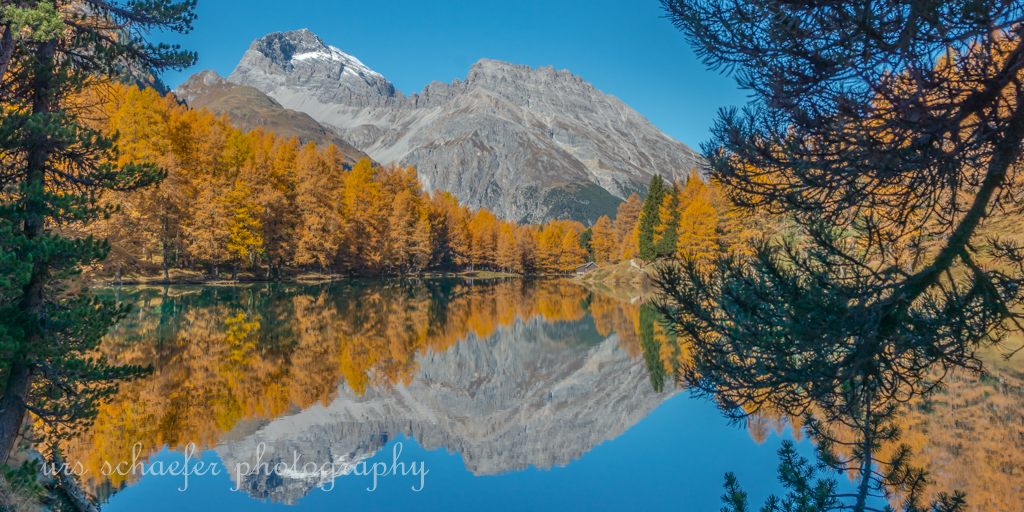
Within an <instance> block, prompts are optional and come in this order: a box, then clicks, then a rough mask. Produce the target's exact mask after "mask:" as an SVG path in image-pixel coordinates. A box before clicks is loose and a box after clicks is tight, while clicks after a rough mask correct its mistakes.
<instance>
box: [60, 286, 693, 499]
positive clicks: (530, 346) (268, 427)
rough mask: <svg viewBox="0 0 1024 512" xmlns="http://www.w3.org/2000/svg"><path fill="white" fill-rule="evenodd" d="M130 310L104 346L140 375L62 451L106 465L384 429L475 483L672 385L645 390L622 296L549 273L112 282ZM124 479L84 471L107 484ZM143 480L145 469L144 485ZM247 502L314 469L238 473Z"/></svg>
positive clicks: (547, 455) (548, 459)
mask: <svg viewBox="0 0 1024 512" xmlns="http://www.w3.org/2000/svg"><path fill="white" fill-rule="evenodd" d="M119 293H120V297H119V298H120V299H121V300H123V301H126V302H131V303H133V304H135V306H136V309H135V312H134V314H133V315H132V317H130V318H129V319H128V320H126V321H125V322H123V323H122V324H120V325H119V326H117V327H116V329H115V330H114V331H113V332H112V333H111V334H110V336H109V339H108V340H107V342H106V343H105V344H104V350H105V351H106V352H107V354H108V356H109V357H111V358H112V359H113V360H115V361H117V362H119V363H126V364H143V365H145V364H150V363H152V364H153V365H154V367H155V373H154V374H153V375H152V376H151V377H149V378H146V379H142V380H139V381H135V382H130V383H126V384H124V385H123V386H122V387H121V390H120V392H119V394H118V395H117V397H116V398H115V399H114V400H113V402H112V403H110V404H109V405H105V406H103V407H102V410H101V411H100V414H99V417H98V419H97V421H96V423H95V425H94V426H93V427H92V428H91V429H90V431H89V432H87V433H86V434H85V435H84V436H83V437H82V438H81V439H80V440H79V441H77V442H76V444H75V446H74V447H73V450H72V453H71V455H72V456H74V457H75V458H76V459H77V460H82V461H83V462H84V463H86V466H87V469H88V470H89V473H88V474H90V475H98V474H100V470H101V467H102V465H103V463H104V462H105V461H130V460H132V447H133V445H134V444H135V443H136V442H141V443H142V446H143V453H144V455H145V456H150V455H153V454H155V453H156V452H158V451H159V450H160V449H161V447H163V446H165V445H167V446H170V447H172V448H174V447H177V448H178V450H179V451H180V450H181V448H182V447H183V446H184V445H186V444H187V443H189V442H195V443H197V444H198V445H199V449H200V450H204V449H208V448H215V449H216V451H217V453H218V454H219V455H220V457H221V459H222V460H223V464H224V466H225V467H228V468H233V467H236V466H235V465H236V464H237V463H240V462H248V463H250V464H252V465H253V466H255V465H256V461H255V458H256V454H257V447H258V446H259V445H260V443H265V444H266V446H267V447H268V448H267V452H266V453H265V454H264V455H263V458H262V459H261V461H262V462H267V461H270V463H271V467H272V466H273V464H274V463H275V462H276V461H279V460H280V461H291V460H292V457H293V454H295V453H297V454H298V455H300V456H301V458H302V461H303V463H306V462H316V463H317V464H323V463H324V462H336V463H338V464H339V466H344V465H346V464H347V465H349V466H351V465H353V464H355V463H358V462H359V461H361V460H364V459H366V458H368V457H371V456H373V455H374V454H375V453H377V452H378V451H379V450H380V449H381V448H382V447H384V445H386V444H387V442H388V441H389V439H392V438H394V437H395V436H396V435H398V434H403V435H405V436H409V437H414V438H415V439H416V441H417V442H418V443H419V444H420V445H421V446H423V447H424V448H426V449H430V450H432V449H437V448H445V449H447V450H448V451H449V452H453V451H457V452H459V453H460V454H461V456H462V458H463V460H464V462H465V465H466V468H467V469H469V470H470V471H472V472H473V473H474V474H477V475H486V474H496V473H502V472H507V471H512V470H518V469H523V468H527V467H530V466H534V467H538V468H550V467H553V466H559V465H565V464H568V463H570V462H572V461H573V460H575V459H577V458H579V457H580V456H581V455H583V454H584V453H586V452H587V451H589V450H590V449H591V448H593V447H594V446H596V445H597V444H600V443H601V442H603V441H605V440H608V439H613V438H615V437H618V436H619V435H620V434H622V433H623V432H624V431H625V430H626V429H628V428H629V427H631V426H632V425H634V424H635V423H637V422H638V421H640V420H641V419H643V418H644V417H645V416H647V415H648V414H649V413H650V412H651V411H652V410H653V409H654V408H656V407H657V406H658V405H659V404H661V403H662V402H663V401H664V400H666V399H668V398H669V397H671V396H672V395H673V394H675V392H674V391H673V390H671V389H670V390H667V391H665V392H662V393H659V392H656V391H655V390H654V389H652V386H651V384H650V382H649V378H648V373H647V370H646V368H645V363H644V358H643V357H642V356H641V352H642V349H641V344H640V342H639V340H638V336H637V333H638V332H640V331H641V329H640V327H639V322H640V308H639V306H638V305H634V304H630V303H628V302H622V301H618V300H615V299H612V298H609V297H605V296H601V295H597V294H591V293H590V292H588V291H587V290H586V289H584V288H582V287H580V286H578V285H575V284H572V283H570V282H566V281H562V280H526V281H524V280H511V281H502V282H492V283H476V284H466V283H465V282H464V281H456V280H432V281H426V282H422V283H415V284H414V283H411V282H409V281H405V280H394V281H357V282H352V283H346V284H337V283H336V284H332V285H324V286H298V285H269V286H267V285H259V286H252V287H234V288H229V287H171V288H167V289H164V288H146V289H135V290H132V291H121V292H119ZM131 478H132V477H120V476H119V475H117V474H114V475H112V477H111V479H110V480H109V481H106V482H100V481H95V480H94V481H92V482H91V484H92V486H93V488H95V489H96V490H97V492H98V493H99V494H109V493H110V492H111V491H112V490H113V489H117V488H119V487H121V486H123V485H124V484H126V483H128V480H129V479H131ZM143 478H147V477H143ZM244 480H245V481H243V482H236V484H237V485H238V486H239V487H240V488H241V489H243V490H245V491H247V492H248V493H249V494H250V495H251V496H253V497H255V498H269V499H270V500H272V501H277V502H286V503H288V502H294V501H295V500H297V499H299V498H301V497H303V496H304V495H306V494H307V493H308V492H309V491H310V490H311V489H312V488H314V487H316V486H318V485H319V484H321V482H320V481H319V479H318V478H314V477H308V478H303V477H302V476H301V475H300V476H295V475H293V476H292V477H288V476H282V475H277V474H269V475H268V474H266V473H261V474H253V475H249V476H247V477H244Z"/></svg>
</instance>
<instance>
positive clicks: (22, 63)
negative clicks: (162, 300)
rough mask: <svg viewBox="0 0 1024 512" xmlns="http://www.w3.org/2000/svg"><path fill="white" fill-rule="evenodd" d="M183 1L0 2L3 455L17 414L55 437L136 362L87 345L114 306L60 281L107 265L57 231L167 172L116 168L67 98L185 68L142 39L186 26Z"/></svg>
mask: <svg viewBox="0 0 1024 512" xmlns="http://www.w3.org/2000/svg"><path fill="white" fill-rule="evenodd" d="M194 7H195V2H194V1H182V2H175V1H172V0H149V1H132V2H113V1H99V0H84V1H79V0H75V1H71V0H53V1H37V2H24V3H19V4H18V5H13V4H11V3H5V5H4V6H3V11H2V18H3V19H2V23H3V31H4V34H5V35H4V41H3V49H2V51H0V72H2V74H0V80H2V90H3V97H2V102H3V109H4V117H3V121H2V123H0V159H2V170H0V190H2V200H0V267H2V269H0V275H2V276H4V277H3V279H2V281H0V346H2V356H3V368H2V369H3V379H4V380H5V385H4V394H3V398H2V399H0V411H3V412H2V413H0V462H2V461H5V460H6V459H7V457H8V455H9V454H10V451H11V448H12V446H13V444H14V441H15V438H16V436H17V435H18V433H19V428H20V427H21V425H22V422H23V420H24V417H25V413H26V411H28V410H31V411H32V413H33V414H34V415H35V416H36V417H37V418H39V419H40V420H42V422H43V423H44V424H45V425H46V426H47V427H48V429H49V431H50V432H55V433H56V432H59V431H60V429H62V427H66V426H69V425H72V424H74V423H76V422H78V421H82V420H86V419H87V418H88V417H89V416H91V415H92V413H93V412H94V411H95V407H96V405H97V403H98V402H99V401H101V400H102V399H104V397H106V396H108V395H109V394H110V393H111V392H112V390H113V389H114V387H115V386H116V381H117V380H118V379H121V378H126V377H130V376H132V375H137V374H138V373H139V371H140V370H141V369H139V368H134V367H111V366H109V365H108V364H107V363H106V362H105V360H103V359H102V358H98V357H96V356H95V355H94V354H93V353H92V350H93V349H94V348H95V347H96V345H97V344H98V342H99V340H100V338H101V337H102V336H103V335H104V334H105V333H106V331H107V328H108V327H109V326H110V325H111V323H112V322H115V321H117V320H118V319H119V318H121V317H122V316H123V315H124V314H125V310H124V309H122V308H121V307H119V306H117V305H115V304H113V303H112V302H110V301H103V300H99V299H97V298H95V297H93V296H91V295H89V294H88V293H87V292H79V293H69V294H64V293H63V291H64V288H63V286H62V284H61V283H62V281H63V280H64V279H65V278H68V277H70V276H72V275H74V274H76V273H78V272H79V269H80V268H81V265H83V264H89V263H92V262H95V261H100V260H102V259H104V258H105V257H106V255H107V253H108V252H109V245H108V244H107V243H106V242H104V241H103V240H98V239H95V238H91V237H86V238H69V237H65V236H62V235H61V234H58V232H56V230H55V229H54V228H55V227H57V226H62V225H68V224H79V225H84V224H89V223H91V222H93V221H95V220H96V219H98V218H100V217H102V216H104V215H107V214H109V213H111V210H110V209H108V208H103V207H101V206H100V204H99V202H98V196H99V195H100V194H101V193H102V192H104V191H108V190H122V191H126V190H132V189H139V188H144V187H148V186H151V185H153V184H154V183H157V182H159V181H160V179H161V178H163V175H164V173H163V171H162V170H160V169H159V168H157V167H156V166H155V165H153V164H152V163H144V164H134V163H129V164H126V165H122V166H117V165H115V164H114V162H116V160H117V158H116V151H115V150H114V146H113V140H112V139H110V138H108V137H104V136H103V135H102V134H101V133H100V132H99V131H97V130H95V129H90V128H88V127H87V126H86V125H85V123H84V122H83V121H82V120H81V118H80V117H79V115H78V113H77V112H76V110H75V108H74V105H73V103H72V98H73V97H74V96H75V95H76V94H78V93H80V92H81V91H83V90H84V89H85V88H86V87H87V86H88V85H89V84H90V83H94V82H95V81H97V80H102V79H106V78H113V79H119V78H122V77H125V74H127V73H129V72H131V73H135V74H142V75H148V74H152V73H159V72H161V71H163V70H166V69H172V68H177V69H180V68H183V67H186V66H189V65H191V64H192V63H194V62H195V55H194V54H192V53H189V52H184V51H181V50H180V49H179V48H177V47H173V46H168V45H163V44H161V45H153V44H150V43H148V42H147V41H146V40H145V36H146V35H147V34H149V33H151V32H152V31H154V30H170V31H175V32H188V31H189V30H190V29H191V23H192V20H193V19H194V17H195V16H194V14H193V9H194ZM8 56H10V57H9V58H8ZM126 78H130V77H126Z"/></svg>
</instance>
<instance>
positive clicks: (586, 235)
mask: <svg viewBox="0 0 1024 512" xmlns="http://www.w3.org/2000/svg"><path fill="white" fill-rule="evenodd" d="M593 238H594V230H593V229H590V228H587V229H586V230H584V231H583V232H582V233H580V247H582V248H584V249H586V250H587V261H594V248H593V247H591V246H590V240H592V239H593Z"/></svg>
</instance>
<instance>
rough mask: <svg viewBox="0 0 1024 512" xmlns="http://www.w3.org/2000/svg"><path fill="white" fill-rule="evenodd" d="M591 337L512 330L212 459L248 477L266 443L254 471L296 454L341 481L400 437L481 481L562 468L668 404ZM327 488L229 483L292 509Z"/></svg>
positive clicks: (580, 332)
mask: <svg viewBox="0 0 1024 512" xmlns="http://www.w3.org/2000/svg"><path fill="white" fill-rule="evenodd" d="M595 337H597V338H598V340H600V336H598V335H597V333H596V330H595V328H594V327H593V322H592V320H591V321H590V322H589V324H588V323H587V322H586V321H583V322H576V323H562V324H547V323H545V322H544V320H543V319H539V318H538V319H534V320H532V321H530V322H526V323H524V322H518V323H516V324H515V325H514V326H513V327H510V328H503V329H500V330H499V331H498V332H497V333H496V334H495V335H493V336H491V337H490V338H488V339H477V338H474V337H470V338H469V339H467V340H465V341H462V342H460V343H459V344H458V345H456V346H455V347H453V348H452V349H451V350H449V351H447V352H444V353H441V354H428V355H426V356H425V357H422V358H420V360H419V371H418V373H417V374H416V377H415V379H414V380H413V382H412V383H411V384H410V385H409V386H399V387H396V388H393V389H382V388H377V389H370V390H368V391H367V392H366V393H365V394H364V395H362V396H359V395H357V394H356V393H354V392H353V391H352V390H351V389H349V388H348V387H347V386H344V385H343V386H341V387H340V388H339V390H338V397H337V398H336V399H335V400H334V402H333V403H331V405H330V406H328V407H322V406H314V407H312V408H310V409H308V410H306V411H303V412H300V413H298V414H295V415H293V416H288V417H284V418H280V419H277V420H274V421H272V422H270V423H268V424H266V425H264V426H262V427H261V428H259V429H258V430H256V431H255V432H254V433H251V434H249V433H248V432H245V433H242V436H244V437H243V438H242V439H240V440H239V441H237V442H233V443H230V444H227V445H224V446H222V447H220V448H218V449H217V452H218V454H219V455H220V456H221V458H222V460H223V463H224V465H225V467H227V468H229V469H230V470H232V471H233V470H234V468H235V467H236V464H238V463H240V462H245V463H249V464H250V465H252V466H255V464H256V461H255V459H256V450H257V447H258V446H259V444H260V443H266V445H267V452H266V453H265V454H264V455H263V458H262V459H261V461H262V462H269V463H270V467H273V466H274V464H276V463H277V462H286V463H288V464H291V463H292V461H293V460H294V453H297V454H299V456H300V457H301V459H300V460H301V462H302V464H306V463H307V462H316V463H318V464H320V465H322V464H324V463H325V462H332V461H333V462H334V463H335V465H336V469H337V471H338V472H339V473H348V472H350V471H351V470H352V469H353V468H354V467H355V466H356V464H358V463H359V462H360V461H362V460H364V459H367V458H369V457H372V456H373V455H374V454H375V453H377V452H378V451H379V450H380V449H381V448H383V447H384V446H385V445H386V444H387V442H388V441H389V440H390V439H392V438H394V437H395V436H396V435H398V434H404V435H406V436H412V437H414V438H415V439H416V442H417V443H419V444H420V445H421V446H423V447H424V448H426V449H428V450H435V449H440V448H445V449H447V450H448V451H449V452H452V451H458V452H459V453H460V454H461V455H462V458H463V460H464V461H465V464H466V468H467V469H468V470H470V471H472V472H473V473H474V474H477V475H487V474H495V473H502V472H506V471H511V470H516V469H522V468H526V467H529V466H535V467H538V468H550V467H552V466H558V465H564V464H568V463H570V462H572V461H573V460H575V459H577V458H579V457H580V456H582V455H583V454H584V453H586V452H587V451H589V450H591V449H592V448H593V447H594V446H596V445H598V444H600V443H602V442H604V441H606V440H610V439H614V438H616V437H618V436H619V435H621V434H622V433H623V432H625V431H626V429H628V428H630V427H631V426H633V425H634V424H636V423H637V422H638V421H640V420H641V419H643V418H644V417H646V416H647V415H648V414H649V413H650V412H651V411H652V410H654V409H655V408H656V407H657V406H658V405H660V404H661V403H662V402H663V401H664V400H666V399H668V398H669V397H671V396H673V395H674V394H675V391H670V390H666V391H665V392H664V393H656V392H655V391H654V390H653V389H651V385H650V382H649V379H648V375H647V371H646V369H645V367H644V362H643V359H642V358H641V359H639V360H633V359H632V358H630V356H629V355H628V354H627V353H626V352H625V351H623V350H622V349H621V348H619V343H618V338H617V337H616V336H614V335H613V336H612V337H610V338H608V339H604V340H600V341H597V342H596V343H595V342H594V338H595ZM250 432H251V430H250ZM242 436H238V437H242ZM236 438H237V437H236ZM427 469H428V470H429V469H430V468H429V464H428V467H427ZM232 478H235V477H234V475H233V476H232ZM329 480H330V476H329V475H320V474H301V473H295V472H289V473H285V474H276V473H271V474H265V473H264V474H259V475H255V474H254V475H250V476H248V477H245V478H244V481H243V482H236V484H240V485H239V488H241V489H245V490H246V491H247V492H249V494H250V495H252V496H253V497H256V498H261V499H271V500H273V501H277V502H292V501H294V500H297V499H299V498H301V497H302V496H305V495H306V494H307V493H308V492H309V491H310V490H311V489H313V488H315V487H317V486H318V485H321V484H323V483H325V482H326V481H329Z"/></svg>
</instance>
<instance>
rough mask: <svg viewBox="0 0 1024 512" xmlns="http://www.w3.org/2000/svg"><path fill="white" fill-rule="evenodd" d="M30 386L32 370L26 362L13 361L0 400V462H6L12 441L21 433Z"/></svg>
mask: <svg viewBox="0 0 1024 512" xmlns="http://www.w3.org/2000/svg"><path fill="white" fill-rule="evenodd" d="M31 386H32V372H31V371H30V370H29V367H28V365H27V364H25V363H23V362H20V361H19V362H15V363H14V365H12V366H11V372H10V374H8V376H7V388H6V390H5V392H4V396H3V399H2V400H0V464H4V463H6V462H7V457H8V456H10V454H11V449H12V448H14V443H15V441H17V439H18V434H19V433H21V422H22V421H24V419H25V403H26V402H27V401H28V390H29V388H30V387H31Z"/></svg>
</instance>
